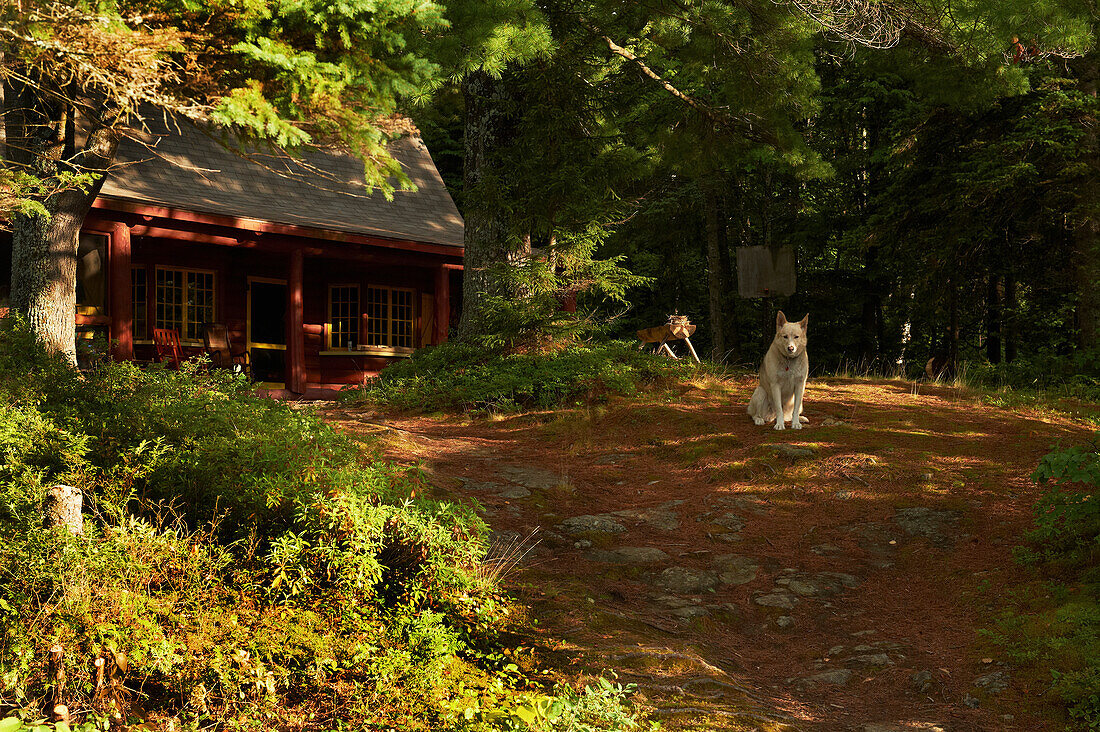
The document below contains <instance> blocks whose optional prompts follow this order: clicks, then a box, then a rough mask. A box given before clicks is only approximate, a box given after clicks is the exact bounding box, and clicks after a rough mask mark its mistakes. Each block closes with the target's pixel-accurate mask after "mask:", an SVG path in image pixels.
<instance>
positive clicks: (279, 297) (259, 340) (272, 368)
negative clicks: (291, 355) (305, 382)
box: [248, 277, 286, 389]
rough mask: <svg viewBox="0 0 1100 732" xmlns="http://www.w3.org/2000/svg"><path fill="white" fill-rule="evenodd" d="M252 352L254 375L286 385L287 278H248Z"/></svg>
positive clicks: (272, 383) (269, 383)
mask: <svg viewBox="0 0 1100 732" xmlns="http://www.w3.org/2000/svg"><path fill="white" fill-rule="evenodd" d="M248 354H249V358H250V359H251V361H252V378H253V379H254V380H256V381H258V382H260V383H262V384H263V385H264V386H269V387H277V388H280V389H281V388H283V385H284V383H285V379H286V280H273V279H267V278H264V277H249V278H248Z"/></svg>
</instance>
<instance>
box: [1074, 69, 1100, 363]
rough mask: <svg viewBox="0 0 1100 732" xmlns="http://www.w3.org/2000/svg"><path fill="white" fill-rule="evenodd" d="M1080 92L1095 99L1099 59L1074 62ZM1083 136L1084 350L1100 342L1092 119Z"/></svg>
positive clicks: (1097, 181) (1098, 180)
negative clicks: (1099, 339) (1098, 340)
mask: <svg viewBox="0 0 1100 732" xmlns="http://www.w3.org/2000/svg"><path fill="white" fill-rule="evenodd" d="M1071 68H1072V70H1073V72H1074V74H1075V75H1076V77H1077V89H1078V91H1080V92H1081V93H1083V94H1085V95H1087V96H1090V97H1096V95H1097V90H1098V88H1100V56H1098V55H1097V53H1096V52H1091V53H1088V54H1086V55H1084V56H1082V57H1080V58H1077V59H1074V60H1073V62H1071ZM1082 129H1083V134H1082V136H1081V141H1080V143H1079V144H1080V148H1081V157H1080V159H1081V161H1082V162H1083V163H1085V174H1084V178H1083V180H1082V181H1081V185H1080V186H1079V187H1078V193H1077V195H1078V201H1079V203H1078V205H1077V211H1076V215H1075V222H1074V227H1073V249H1074V257H1073V260H1074V268H1075V269H1074V283H1075V285H1076V290H1077V338H1078V341H1077V342H1078V344H1079V345H1080V346H1081V347H1082V348H1089V347H1093V346H1095V344H1096V342H1097V339H1098V338H1100V287H1097V283H1098V282H1100V211H1098V210H1097V205H1098V203H1097V202H1098V201H1100V130H1097V128H1096V125H1095V123H1094V120H1093V118H1092V116H1086V119H1085V120H1084V122H1083V128H1082Z"/></svg>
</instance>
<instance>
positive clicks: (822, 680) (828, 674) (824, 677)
mask: <svg viewBox="0 0 1100 732" xmlns="http://www.w3.org/2000/svg"><path fill="white" fill-rule="evenodd" d="M850 678H852V671H851V669H846V668H837V669H833V670H832V671H822V672H821V673H819V674H814V675H813V676H810V677H808V678H806V679H805V681H807V682H809V683H811V684H832V685H833V686H844V685H845V684H847V683H848V680H849V679H850Z"/></svg>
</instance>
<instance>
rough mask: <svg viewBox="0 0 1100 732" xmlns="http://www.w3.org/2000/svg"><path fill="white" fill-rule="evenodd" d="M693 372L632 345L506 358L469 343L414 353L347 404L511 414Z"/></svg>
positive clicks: (620, 392)
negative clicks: (522, 409) (372, 403)
mask: <svg viewBox="0 0 1100 732" xmlns="http://www.w3.org/2000/svg"><path fill="white" fill-rule="evenodd" d="M691 369H692V366H691V365H689V364H687V363H685V362H683V361H675V360H672V359H668V358H664V357H661V356H654V355H652V354H649V353H643V352H641V351H639V350H638V349H637V347H636V345H634V344H630V343H626V342H619V341H616V342H611V343H606V344H599V345H573V346H569V347H566V348H563V349H561V350H558V351H554V352H550V353H538V352H531V353H506V352H501V351H493V350H487V349H486V348H484V347H483V346H479V345H473V344H467V343H445V344H443V345H441V346H436V347H433V348H425V349H422V350H420V351H417V352H416V353H415V354H414V355H413V357H412V358H410V359H409V360H408V361H405V362H402V363H397V364H394V365H392V366H390V367H388V368H386V369H385V370H384V371H383V372H382V374H381V375H380V376H379V377H377V378H376V379H373V380H371V381H369V382H368V383H367V384H366V385H364V386H363V387H361V388H358V389H354V390H350V391H348V392H345V395H344V398H345V399H350V400H353V401H369V402H375V403H382V404H389V405H393V406H397V407H400V408H403V409H422V410H428V411H435V410H486V411H496V412H501V411H503V412H507V411H515V410H517V409H521V408H549V407H554V406H559V405H562V404H567V403H570V402H573V401H577V400H585V401H594V400H600V399H606V398H607V397H608V396H610V395H631V394H635V393H637V391H638V390H639V389H640V388H641V387H642V386H644V385H647V384H652V383H654V382H658V381H660V380H664V379H671V378H676V377H682V376H685V375H687V374H689V373H690V372H691Z"/></svg>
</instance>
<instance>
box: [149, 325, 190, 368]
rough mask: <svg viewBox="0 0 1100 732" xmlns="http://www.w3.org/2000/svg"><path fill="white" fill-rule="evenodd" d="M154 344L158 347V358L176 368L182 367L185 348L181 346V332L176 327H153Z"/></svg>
mask: <svg viewBox="0 0 1100 732" xmlns="http://www.w3.org/2000/svg"><path fill="white" fill-rule="evenodd" d="M153 345H154V346H155V347H156V349H157V360H158V361H160V362H161V363H166V364H168V365H169V366H171V367H172V368H174V369H178V368H179V367H180V362H181V361H183V350H182V349H181V348H180V334H179V331H178V330H176V329H175V328H153Z"/></svg>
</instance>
